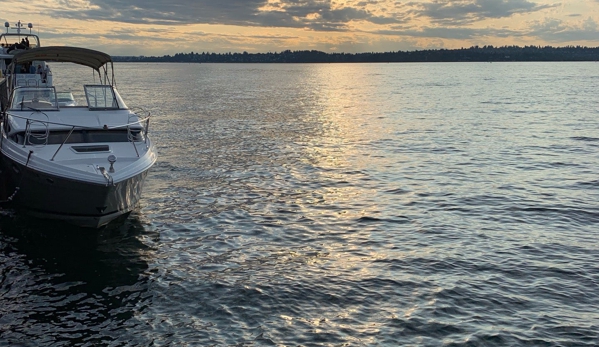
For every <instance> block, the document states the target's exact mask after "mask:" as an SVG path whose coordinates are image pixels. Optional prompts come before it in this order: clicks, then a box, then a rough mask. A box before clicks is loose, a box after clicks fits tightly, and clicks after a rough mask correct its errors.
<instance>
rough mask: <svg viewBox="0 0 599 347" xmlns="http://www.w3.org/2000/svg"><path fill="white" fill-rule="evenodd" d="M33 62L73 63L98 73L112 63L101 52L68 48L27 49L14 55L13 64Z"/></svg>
mask: <svg viewBox="0 0 599 347" xmlns="http://www.w3.org/2000/svg"><path fill="white" fill-rule="evenodd" d="M35 60H42V61H53V62H64V63H75V64H80V65H84V66H89V67H91V68H93V69H94V70H96V71H99V69H100V67H102V66H103V65H104V64H106V63H112V58H111V57H110V56H109V55H108V54H106V53H103V52H99V51H95V50H93V49H87V48H81V47H68V46H49V47H40V48H33V49H28V50H25V51H22V52H19V53H17V54H15V56H14V57H13V60H12V63H13V64H23V63H30V62H33V61H35Z"/></svg>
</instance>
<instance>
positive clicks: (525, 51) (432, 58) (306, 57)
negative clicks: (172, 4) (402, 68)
mask: <svg viewBox="0 0 599 347" xmlns="http://www.w3.org/2000/svg"><path fill="white" fill-rule="evenodd" d="M112 58H113V60H114V61H117V62H173V63H412V62H414V63H415V62H502V61H531V62H532V61H537V62H538V61H599V47H582V46H566V47H551V46H545V47H541V46H524V47H519V46H503V47H493V46H483V47H479V46H473V47H470V48H460V49H436V50H421V51H405V52H404V51H397V52H382V53H376V52H369V53H325V52H321V51H315V50H311V51H308V50H305V51H291V50H286V51H282V52H280V53H276V52H275V53H271V52H268V53H248V52H243V53H209V52H202V53H194V52H190V53H176V54H175V55H173V56H171V55H165V56H162V57H154V56H113V57H112Z"/></svg>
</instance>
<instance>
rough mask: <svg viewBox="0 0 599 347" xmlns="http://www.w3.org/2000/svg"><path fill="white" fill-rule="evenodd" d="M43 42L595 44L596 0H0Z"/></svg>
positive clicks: (150, 52)
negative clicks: (31, 25) (32, 27)
mask: <svg viewBox="0 0 599 347" xmlns="http://www.w3.org/2000/svg"><path fill="white" fill-rule="evenodd" d="M0 8H2V11H1V12H0V19H2V22H9V23H10V24H11V26H12V25H13V24H14V23H16V22H17V21H19V20H20V21H21V22H23V23H32V24H33V26H34V29H33V31H34V33H36V34H38V35H39V36H40V39H41V41H42V45H43V46H51V45H68V46H80V47H87V48H92V49H97V50H101V51H104V52H106V53H108V54H111V55H129V56H140V55H145V56H163V55H174V54H175V53H189V52H197V53H201V52H211V53H212V52H214V53H227V52H231V53H235V52H238V53H241V52H244V51H246V52H248V53H266V52H281V51H284V50H288V49H289V50H292V51H294V50H319V51H323V52H327V53H332V52H345V53H360V52H391V51H414V50H423V49H441V48H444V49H454V48H461V47H464V48H468V47H471V46H475V45H479V46H485V45H492V46H496V47H497V46H505V45H517V46H525V45H534V46H554V47H563V46H568V45H581V46H588V47H598V46H599V25H598V23H599V0H563V1H554V0H408V1H400V0H28V1H25V2H23V1H13V0H0Z"/></svg>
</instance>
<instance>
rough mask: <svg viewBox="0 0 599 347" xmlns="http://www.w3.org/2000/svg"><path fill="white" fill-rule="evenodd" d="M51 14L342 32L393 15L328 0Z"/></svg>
mask: <svg viewBox="0 0 599 347" xmlns="http://www.w3.org/2000/svg"><path fill="white" fill-rule="evenodd" d="M59 2H60V4H61V5H62V6H60V8H58V9H55V10H52V11H51V12H52V13H51V15H53V16H55V17H61V18H72V19H87V20H110V21H115V22H122V23H130V24H154V25H174V24H179V25H180V24H223V25H239V26H260V27H288V28H306V29H310V30H315V31H345V30H349V28H348V23H351V22H353V21H365V22H371V23H374V24H392V23H398V22H399V20H398V19H396V18H394V17H393V16H384V15H376V14H373V13H372V12H370V11H369V10H366V9H365V6H366V5H377V4H379V2H377V1H369V2H367V3H363V5H364V6H361V7H360V6H355V5H354V6H343V7H339V6H338V5H336V4H334V3H333V1H331V0H227V1H220V2H219V1H214V0H172V1H163V0H60V1H59Z"/></svg>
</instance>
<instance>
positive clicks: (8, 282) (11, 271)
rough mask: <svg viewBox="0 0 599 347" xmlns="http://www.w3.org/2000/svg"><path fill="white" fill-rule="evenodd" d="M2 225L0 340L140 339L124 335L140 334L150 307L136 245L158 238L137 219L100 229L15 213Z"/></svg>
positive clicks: (144, 260)
mask: <svg viewBox="0 0 599 347" xmlns="http://www.w3.org/2000/svg"><path fill="white" fill-rule="evenodd" d="M1 221H2V222H1V224H0V227H1V231H0V273H2V274H4V276H2V277H0V292H1V293H2V295H1V296H0V340H2V341H4V342H8V343H9V344H10V343H17V344H18V343H20V342H21V341H24V340H25V341H28V342H29V343H31V345H49V344H51V343H57V342H60V341H62V342H64V343H67V342H68V343H69V344H72V345H79V344H80V343H83V342H85V343H88V344H89V343H91V345H94V344H95V343H100V344H105V343H108V342H115V341H121V340H122V339H126V340H127V341H129V340H131V339H133V340H135V339H143V336H144V334H140V335H139V336H131V335H129V334H126V335H125V334H124V332H125V331H126V330H127V329H131V328H132V327H133V328H134V327H136V326H138V327H139V328H140V329H143V327H144V325H143V324H141V322H140V321H139V320H138V319H137V318H136V317H137V316H139V313H140V312H141V311H143V308H144V307H147V306H148V302H149V301H150V300H151V295H150V294H149V291H148V287H149V281H150V279H149V272H148V261H149V260H150V258H152V256H153V253H154V252H153V250H152V249H151V248H150V247H148V246H147V245H146V244H144V242H142V240H143V239H144V238H147V237H149V238H153V237H157V235H152V234H150V233H147V232H146V231H145V230H144V226H143V224H142V221H141V220H140V216H138V215H137V213H135V212H134V213H133V214H132V215H131V217H130V218H129V219H127V220H126V221H125V222H124V223H123V224H122V225H120V226H118V227H115V228H110V227H109V228H104V229H102V230H89V229H87V230H82V229H81V228H79V227H76V226H71V225H68V224H65V223H60V222H57V221H56V222H55V221H41V220H36V219H32V220H25V218H23V217H22V216H21V215H18V214H17V215H16V216H4V217H3V218H1ZM123 341H125V340H123ZM137 342H138V343H140V344H142V345H146V341H143V340H139V341H137ZM19 345H20V344H19Z"/></svg>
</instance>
